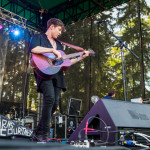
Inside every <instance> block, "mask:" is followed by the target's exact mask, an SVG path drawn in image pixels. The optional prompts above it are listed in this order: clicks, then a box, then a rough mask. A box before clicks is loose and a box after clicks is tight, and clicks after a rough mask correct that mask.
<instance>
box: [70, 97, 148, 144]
mask: <svg viewBox="0 0 150 150" xmlns="http://www.w3.org/2000/svg"><path fill="white" fill-rule="evenodd" d="M94 117H97V118H99V119H97V118H94ZM89 118H91V119H89ZM87 120H89V122H88V124H89V126H88V127H89V128H94V129H97V130H101V131H103V132H96V131H89V132H88V138H94V139H96V140H98V139H99V140H102V141H106V140H108V141H107V142H109V143H114V144H115V142H116V140H118V138H119V137H117V136H118V135H117V132H118V131H119V130H120V129H125V128H126V129H145V130H147V129H149V130H150V105H148V104H141V103H131V102H125V101H120V100H109V99H99V100H98V101H97V102H96V103H95V104H94V105H93V107H92V108H91V110H90V111H89V112H88V113H87V115H86V116H85V118H84V119H83V120H82V122H81V123H80V124H79V126H78V127H77V128H76V130H75V131H74V132H73V133H72V135H71V136H70V138H69V141H78V140H79V137H78V136H79V132H81V139H80V140H84V139H85V131H84V130H82V129H84V128H85V127H86V122H87ZM100 120H101V121H100ZM102 120H103V121H104V123H106V124H104V123H103V121H102ZM98 122H99V123H98ZM97 125H98V126H99V127H97ZM81 130H82V131H81ZM108 130H109V139H107V138H108V135H107V132H108ZM115 132H116V133H115Z"/></svg>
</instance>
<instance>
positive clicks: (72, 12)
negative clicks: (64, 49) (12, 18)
mask: <svg viewBox="0 0 150 150" xmlns="http://www.w3.org/2000/svg"><path fill="white" fill-rule="evenodd" d="M0 1H1V3H0V6H1V8H4V9H6V10H9V11H10V12H13V13H14V14H17V15H19V16H21V17H23V18H26V19H27V24H28V25H31V26H34V27H38V26H39V24H42V25H45V24H44V23H43V22H46V21H47V20H48V19H49V18H52V17H56V18H59V19H61V20H62V21H63V22H64V23H65V24H70V23H72V22H77V21H78V20H81V19H84V18H86V17H90V16H92V15H94V14H97V13H99V12H102V11H104V10H108V9H110V8H112V7H115V6H117V5H120V4H122V3H125V2H128V1H129V0H0Z"/></svg>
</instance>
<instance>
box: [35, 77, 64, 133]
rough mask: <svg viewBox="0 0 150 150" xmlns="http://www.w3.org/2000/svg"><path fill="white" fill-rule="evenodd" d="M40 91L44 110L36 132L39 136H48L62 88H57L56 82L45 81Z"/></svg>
mask: <svg viewBox="0 0 150 150" xmlns="http://www.w3.org/2000/svg"><path fill="white" fill-rule="evenodd" d="M40 89H41V90H42V92H43V109H42V116H41V119H40V121H39V124H38V126H37V130H36V131H37V133H38V134H42V135H43V136H48V135H49V134H50V120H51V116H52V114H53V112H54V111H55V110H56V109H57V107H58V104H59V97H60V93H61V88H58V87H56V86H55V82H54V80H43V81H42V82H41V84H40Z"/></svg>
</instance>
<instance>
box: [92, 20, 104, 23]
mask: <svg viewBox="0 0 150 150" xmlns="http://www.w3.org/2000/svg"><path fill="white" fill-rule="evenodd" d="M103 22H105V20H101V21H98V20H95V21H94V24H101V23H103Z"/></svg>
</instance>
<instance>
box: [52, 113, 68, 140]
mask: <svg viewBox="0 0 150 150" xmlns="http://www.w3.org/2000/svg"><path fill="white" fill-rule="evenodd" d="M66 129H67V117H66V116H65V115H59V116H55V129H54V130H55V131H54V137H55V138H66V136H67V135H66V133H67V131H66Z"/></svg>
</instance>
